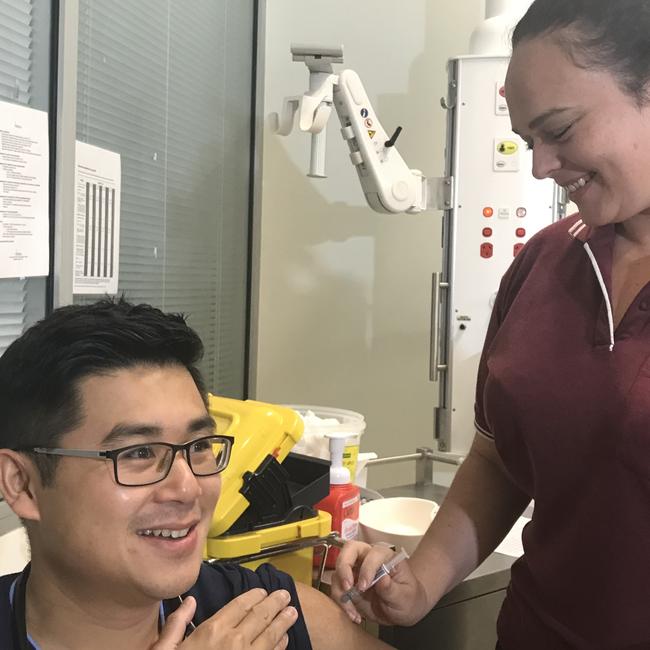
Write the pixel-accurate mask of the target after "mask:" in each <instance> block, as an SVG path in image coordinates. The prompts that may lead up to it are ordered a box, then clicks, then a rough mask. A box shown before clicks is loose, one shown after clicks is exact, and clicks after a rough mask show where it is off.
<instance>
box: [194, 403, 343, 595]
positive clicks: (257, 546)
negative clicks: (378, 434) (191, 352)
mask: <svg viewBox="0 0 650 650" xmlns="http://www.w3.org/2000/svg"><path fill="white" fill-rule="evenodd" d="M208 408H209V411H210V415H211V416H212V417H213V418H214V420H215V422H216V426H217V433H219V434H223V435H229V436H232V437H233V438H234V439H235V443H234V445H233V450H232V455H231V457H230V464H229V465H228V467H227V468H226V469H225V470H224V471H223V473H222V474H221V478H222V481H221V496H220V498H219V503H218V504H217V508H216V510H215V513H214V516H213V518H212V525H211V527H210V532H209V535H208V540H207V545H206V557H207V558H208V559H209V560H215V561H221V562H230V561H232V562H237V563H240V564H243V565H244V566H247V567H249V568H252V569H254V568H256V567H257V566H258V565H259V564H261V563H262V562H270V563H271V564H273V565H274V566H276V567H277V568H278V569H281V570H282V571H286V572H287V573H289V574H290V575H291V576H292V577H293V578H294V579H295V580H299V581H300V582H304V583H306V584H311V582H312V564H313V552H314V546H315V545H317V544H316V542H317V540H321V539H322V538H324V537H326V536H327V535H328V534H329V533H330V532H331V517H330V515H329V514H328V513H326V512H320V511H317V510H315V508H314V507H313V506H314V504H315V503H317V502H318V501H320V500H321V499H322V498H323V497H325V496H326V495H327V494H328V492H329V462H327V461H322V460H320V459H317V458H310V457H307V456H301V455H299V454H290V451H291V448H292V447H293V446H294V444H295V443H296V441H297V440H299V438H300V436H301V435H302V432H303V422H302V419H301V417H300V416H299V415H298V413H296V412H295V411H294V410H292V409H290V408H287V407H283V406H276V405H273V404H265V403H263V402H256V401H253V400H246V401H242V400H235V399H230V398H226V397H217V396H215V395H210V396H209V404H208Z"/></svg>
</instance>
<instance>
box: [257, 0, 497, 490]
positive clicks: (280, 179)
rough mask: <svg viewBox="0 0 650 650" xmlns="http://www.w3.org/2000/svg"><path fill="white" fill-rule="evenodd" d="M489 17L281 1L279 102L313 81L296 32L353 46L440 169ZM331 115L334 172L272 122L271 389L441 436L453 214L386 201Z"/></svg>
mask: <svg viewBox="0 0 650 650" xmlns="http://www.w3.org/2000/svg"><path fill="white" fill-rule="evenodd" d="M483 15H484V2H483V0H463V1H462V2H444V3H443V2H440V1H439V0H409V1H408V2H399V3H398V2H391V1H389V0H357V2H354V3H352V2H348V1H347V0H330V1H328V2H320V1H317V0H271V1H269V2H267V3H266V36H265V38H266V46H265V83H264V86H265V88H264V93H265V104H264V114H265V116H268V114H269V113H270V112H273V111H278V110H279V109H280V107H281V104H282V99H283V98H284V97H285V96H287V95H296V94H301V93H302V92H304V90H305V89H306V88H307V82H308V71H307V68H306V66H305V65H304V64H298V63H293V62H292V61H291V55H290V53H289V46H290V43H292V42H297V43H316V44H323V45H327V44H334V45H338V44H343V45H344V48H345V50H344V57H345V64H344V66H345V67H350V68H352V69H354V70H356V71H357V72H358V73H359V75H360V76H361V79H362V81H363V82H364V84H365V86H366V90H367V92H368V95H369V97H370V99H371V101H372V103H373V106H374V109H375V110H376V112H377V115H378V116H379V118H380V120H381V121H382V123H383V125H384V128H385V129H386V131H387V132H392V131H393V130H394V128H395V127H396V126H398V125H401V126H402V127H403V129H404V131H403V132H402V135H401V136H400V139H399V140H398V148H399V150H400V152H401V154H402V155H403V157H404V158H405V160H406V161H407V164H409V166H410V167H412V168H419V169H421V170H422V171H423V172H424V174H425V175H427V176H440V175H442V173H443V169H444V168H443V163H444V141H445V120H446V115H445V111H444V110H442V108H441V107H440V97H441V96H443V95H446V93H447V73H446V62H447V59H448V58H449V57H451V56H454V55H457V54H462V53H466V52H467V51H468V43H469V37H470V34H471V32H472V30H473V29H474V27H475V26H476V25H477V24H478V23H479V22H480V21H481V19H482V18H483ZM330 124H331V126H330V129H329V133H328V156H327V172H328V174H329V178H327V179H325V180H314V179H310V178H307V177H306V176H305V173H306V171H307V167H308V163H309V137H308V136H307V135H305V134H302V133H300V132H299V131H295V132H293V133H292V134H291V135H290V136H289V137H287V138H280V137H278V136H275V135H273V134H272V133H271V132H270V131H269V130H268V128H266V129H265V132H264V142H263V147H264V157H263V178H262V189H261V232H260V246H261V259H260V270H259V273H260V277H259V292H260V293H259V305H258V317H259V320H258V323H257V325H258V331H257V343H258V345H257V349H256V351H255V352H256V355H257V359H256V361H257V374H256V378H255V384H254V392H255V396H256V397H257V399H261V400H265V401H270V402H289V403H301V404H318V405H325V406H335V407H340V408H348V409H352V410H355V411H359V412H361V413H363V414H364V415H365V417H366V420H367V422H368V428H367V433H366V434H365V437H364V439H363V441H362V445H361V448H362V450H368V451H376V452H377V453H379V454H380V456H386V455H392V454H398V453H409V452H412V451H415V448H416V447H417V446H418V445H429V446H434V442H433V408H434V406H435V405H436V404H437V399H438V387H437V385H435V384H433V383H430V382H429V380H428V372H429V365H428V354H429V335H430V334H429V325H430V323H429V319H430V302H431V273H432V272H433V271H436V270H439V269H440V266H441V247H440V239H441V233H440V222H441V219H440V217H441V215H440V213H438V212H429V213H423V214H421V215H380V214H378V213H375V212H373V211H371V210H370V209H369V208H368V207H367V205H366V203H365V200H364V199H363V195H362V193H361V189H360V187H359V185H358V182H357V176H356V172H355V171H354V169H353V167H352V165H351V164H350V162H349V159H348V149H347V145H345V144H344V143H343V141H342V140H341V138H340V136H339V133H338V129H339V126H338V120H337V119H336V116H335V115H333V118H332V120H331V121H330ZM437 469H438V468H437ZM413 472H414V467H413V465H412V464H409V465H406V466H401V465H393V466H389V467H388V468H377V469H374V470H371V472H370V475H369V485H370V486H375V487H381V486H386V485H396V484H400V483H406V482H410V481H411V480H412V477H413Z"/></svg>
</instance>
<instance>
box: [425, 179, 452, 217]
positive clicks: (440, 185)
mask: <svg viewBox="0 0 650 650" xmlns="http://www.w3.org/2000/svg"><path fill="white" fill-rule="evenodd" d="M426 186H427V208H430V209H433V210H451V208H452V206H453V205H454V179H453V177H452V176H441V177H439V178H427V180H426Z"/></svg>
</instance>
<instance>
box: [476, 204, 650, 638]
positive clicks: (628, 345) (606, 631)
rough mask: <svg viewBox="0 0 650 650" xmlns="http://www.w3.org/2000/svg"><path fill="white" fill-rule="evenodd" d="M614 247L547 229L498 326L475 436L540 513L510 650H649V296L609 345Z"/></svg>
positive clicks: (500, 303) (506, 293)
mask: <svg viewBox="0 0 650 650" xmlns="http://www.w3.org/2000/svg"><path fill="white" fill-rule="evenodd" d="M614 238H615V230H614V226H612V225H610V226H604V227H601V228H596V229H590V228H588V227H586V226H585V225H584V224H582V222H581V221H580V220H579V218H578V217H577V216H575V217H570V218H568V219H565V220H563V221H560V222H558V223H555V224H553V225H551V226H549V227H548V228H546V229H544V230H543V231H541V232H540V233H538V234H537V235H536V236H535V237H533V238H532V239H531V240H530V242H529V243H528V244H527V245H526V246H525V247H524V249H523V250H522V251H521V253H520V254H519V255H518V256H517V257H516V258H515V260H514V262H513V264H512V266H511V267H510V269H509V270H508V272H507V273H506V275H505V276H504V278H503V280H502V282H501V286H500V289H499V294H498V297H497V299H496V303H495V306H494V310H493V313H492V319H491V322H490V326H489V329H488V333H487V338H486V342H485V347H484V350H483V355H482V358H481V363H480V367H479V374H478V385H477V401H476V425H477V429H478V431H480V432H481V433H483V434H484V435H487V436H489V437H492V438H494V441H495V444H496V448H497V450H498V452H499V454H500V456H501V458H502V460H503V463H504V465H505V467H506V469H507V471H508V472H509V474H510V476H511V478H512V480H513V482H514V483H515V484H516V485H517V486H518V487H519V488H520V489H521V490H523V491H524V492H525V493H526V494H527V495H529V496H530V497H531V499H534V500H535V507H534V514H533V518H532V521H531V522H530V523H529V524H527V526H526V527H525V528H524V532H523V547H524V555H523V557H521V558H520V559H519V560H517V561H516V562H515V564H514V565H513V567H512V575H511V583H510V586H509V588H508V593H507V597H506V600H505V602H504V605H503V608H502V610H501V614H500V616H499V621H498V625H497V628H498V635H499V639H500V643H501V645H502V646H503V648H504V650H524V649H525V650H562V649H564V648H584V649H589V650H598V649H603V650H604V649H608V650H609V649H612V650H613V649H616V650H622V649H632V648H635V649H639V650H640V649H641V648H644V649H646V650H647V649H649V648H650V284H648V285H646V286H645V287H644V288H643V289H642V290H641V292H640V293H639V295H638V296H637V297H636V299H635V300H634V302H633V303H632V304H631V305H630V307H629V309H628V311H627V312H626V314H625V316H624V318H623V320H622V321H621V323H620V325H619V326H618V327H617V328H616V330H615V332H614V334H613V339H612V336H611V329H610V326H611V308H610V314H609V315H608V305H609V296H611V270H612V252H613V245H614ZM590 252H591V254H592V255H593V259H592V258H590ZM598 273H600V276H601V279H599V277H598ZM601 283H602V284H601ZM606 294H607V295H606Z"/></svg>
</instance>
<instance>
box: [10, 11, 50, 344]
mask: <svg viewBox="0 0 650 650" xmlns="http://www.w3.org/2000/svg"><path fill="white" fill-rule="evenodd" d="M40 4H41V5H43V4H49V3H43V2H41V3H40ZM37 11H38V10H37V9H36V8H35V7H34V6H33V1H32V0H0V100H1V101H10V102H15V103H18V104H23V105H26V106H32V107H34V108H39V109H45V108H47V96H48V94H49V88H48V87H47V86H48V84H47V79H46V80H45V81H44V83H42V84H41V83H40V82H39V83H37V84H36V86H35V85H34V72H35V59H36V60H37V61H40V57H41V53H42V52H43V51H44V52H48V50H49V33H42V34H41V33H39V32H38V30H35V28H34V19H35V14H36V12H37ZM41 11H42V9H41ZM47 12H48V14H49V7H48V8H47ZM37 65H39V66H40V63H38V64H37ZM40 86H44V87H40ZM44 306H45V282H44V280H43V279H37V278H32V279H29V280H25V279H19V278H9V279H4V278H3V279H0V355H1V354H2V353H3V352H4V351H5V350H6V348H7V346H8V345H9V344H10V343H11V342H12V341H13V340H14V339H15V338H16V337H18V336H20V334H22V333H23V331H24V330H25V327H26V326H27V325H29V324H30V322H31V321H33V320H34V319H35V318H39V317H40V316H42V314H43V311H44Z"/></svg>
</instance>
